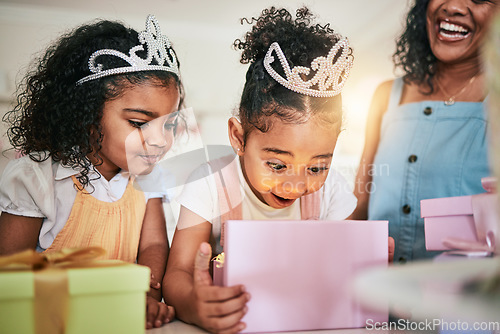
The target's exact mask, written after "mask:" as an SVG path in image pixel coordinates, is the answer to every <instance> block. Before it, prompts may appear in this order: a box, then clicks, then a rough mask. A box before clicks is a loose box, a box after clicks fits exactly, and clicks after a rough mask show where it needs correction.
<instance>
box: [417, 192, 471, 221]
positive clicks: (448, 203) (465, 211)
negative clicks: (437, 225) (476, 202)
mask: <svg viewBox="0 0 500 334" xmlns="http://www.w3.org/2000/svg"><path fill="white" fill-rule="evenodd" d="M471 198H472V197H471V196H456V197H443V198H431V199H423V200H421V201H420V215H421V217H422V218H426V217H440V216H463V215H472V200H471Z"/></svg>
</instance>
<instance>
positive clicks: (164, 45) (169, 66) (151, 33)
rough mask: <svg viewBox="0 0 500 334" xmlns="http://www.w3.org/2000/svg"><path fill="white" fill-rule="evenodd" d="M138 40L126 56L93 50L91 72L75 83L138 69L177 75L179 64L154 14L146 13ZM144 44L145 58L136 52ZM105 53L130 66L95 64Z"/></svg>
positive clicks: (90, 64)
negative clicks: (105, 68)
mask: <svg viewBox="0 0 500 334" xmlns="http://www.w3.org/2000/svg"><path fill="white" fill-rule="evenodd" d="M139 42H140V43H141V44H139V45H136V46H134V47H133V48H131V49H130V50H129V55H128V56H127V55H126V54H124V53H122V52H120V51H117V50H113V49H102V50H97V51H95V52H94V53H93V54H92V55H91V56H90V58H89V70H90V72H92V73H93V74H91V75H88V76H86V77H84V78H82V79H80V80H78V81H77V82H76V84H77V85H81V84H82V83H84V82H87V81H90V80H94V79H98V78H102V77H105V76H109V75H114V74H121V73H130V72H139V71H168V72H172V73H174V74H175V75H177V76H179V64H178V63H177V58H176V56H175V53H174V50H173V49H172V46H171V44H170V41H169V40H168V38H167V36H165V35H162V34H161V31H160V25H159V24H158V20H156V18H155V17H154V15H148V18H147V19H146V30H144V31H141V32H140V33H139ZM144 44H146V45H147V52H148V54H147V57H146V58H141V57H139V56H138V55H137V54H136V52H138V51H144ZM105 55H107V56H115V57H119V58H121V59H123V60H125V61H126V62H127V63H129V64H130V66H125V67H117V68H111V69H107V70H103V65H102V64H99V63H97V64H96V58H98V57H100V56H105ZM153 58H154V59H155V60H156V65H153V64H151V61H152V60H153Z"/></svg>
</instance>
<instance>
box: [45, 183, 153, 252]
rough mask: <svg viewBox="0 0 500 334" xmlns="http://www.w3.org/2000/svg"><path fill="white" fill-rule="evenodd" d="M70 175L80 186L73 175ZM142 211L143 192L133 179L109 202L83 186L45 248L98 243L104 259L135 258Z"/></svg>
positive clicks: (56, 248)
mask: <svg viewBox="0 0 500 334" xmlns="http://www.w3.org/2000/svg"><path fill="white" fill-rule="evenodd" d="M72 179H73V182H74V183H75V185H77V186H79V189H80V188H81V186H80V183H79V182H78V180H77V179H76V177H75V176H72ZM145 212H146V200H145V197H144V193H143V192H142V191H140V190H138V189H135V187H134V186H133V179H130V180H129V183H128V185H127V188H126V189H125V192H124V193H123V196H122V197H121V198H120V199H119V200H117V201H115V202H111V203H109V202H103V201H100V200H98V199H96V198H95V197H93V196H92V195H91V194H89V193H88V192H87V191H86V190H85V189H82V190H78V193H77V195H76V198H75V202H74V204H73V207H72V209H71V213H70V215H69V218H68V220H67V222H66V224H65V225H64V227H63V229H62V230H61V231H60V232H59V234H57V236H56V238H55V239H54V242H53V243H52V245H51V246H50V247H49V248H47V249H46V250H45V252H50V251H55V250H61V249H63V248H75V247H89V246H99V247H102V248H104V249H105V250H106V252H107V253H106V255H105V256H104V257H103V258H105V259H117V260H122V261H126V262H135V261H136V258H137V251H138V249H139V239H140V235H141V228H142V221H143V219H144V214H145Z"/></svg>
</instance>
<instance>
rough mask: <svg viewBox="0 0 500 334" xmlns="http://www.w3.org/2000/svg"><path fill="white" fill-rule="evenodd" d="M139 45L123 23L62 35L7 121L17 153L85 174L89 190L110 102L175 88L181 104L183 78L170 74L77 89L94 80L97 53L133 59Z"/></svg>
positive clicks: (110, 63) (118, 62) (109, 63)
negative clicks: (140, 89) (130, 92)
mask: <svg viewBox="0 0 500 334" xmlns="http://www.w3.org/2000/svg"><path fill="white" fill-rule="evenodd" d="M138 43H139V40H138V32H137V31H135V30H133V29H131V28H128V27H126V26H125V25H124V24H122V23H120V22H116V21H107V20H99V21H95V22H91V23H88V24H85V25H82V26H80V27H78V28H76V29H74V30H73V31H71V32H69V33H66V34H64V35H62V36H61V37H60V38H59V39H58V40H57V41H56V42H55V43H53V44H52V45H50V46H49V47H48V48H47V49H46V51H45V53H44V54H43V55H41V56H40V57H38V58H37V59H35V60H34V62H33V64H32V66H33V67H32V69H31V70H30V71H29V72H28V73H27V74H26V76H25V77H24V79H23V81H22V83H21V84H20V85H19V86H18V88H17V91H18V95H17V96H18V97H17V104H16V106H15V107H14V109H13V110H10V111H9V112H7V114H6V115H5V116H4V118H3V120H4V121H5V122H7V123H9V124H10V127H9V129H8V130H7V134H8V137H9V141H10V143H11V144H12V146H13V147H14V149H17V150H18V151H20V152H21V153H22V154H24V155H28V156H29V157H30V158H31V159H32V160H33V161H36V162H41V161H44V160H46V159H49V158H52V159H53V161H56V162H61V163H62V164H63V165H65V166H69V167H72V168H76V169H78V170H80V171H81V173H80V174H79V176H78V180H79V181H80V183H81V185H82V186H83V187H85V186H86V185H87V184H89V183H90V181H91V180H89V173H90V171H91V170H95V166H93V165H92V163H91V162H90V160H89V159H88V158H87V156H88V155H89V154H93V155H94V156H95V157H96V158H97V161H102V159H100V157H99V151H100V149H101V142H102V129H101V125H100V122H101V118H102V112H103V107H104V103H105V102H106V101H108V100H111V99H114V98H117V97H119V96H120V94H122V92H123V91H124V89H126V88H127V87H130V85H138V84H143V83H148V84H154V85H161V86H169V85H172V84H175V85H177V87H178V88H179V92H180V94H181V104H182V101H183V88H182V83H181V81H180V78H179V77H178V76H177V75H175V74H173V73H170V72H165V71H142V72H133V73H129V74H119V75H112V76H108V77H103V78H100V79H95V80H91V81H88V82H85V83H83V84H80V85H77V84H76V83H77V81H78V80H79V79H81V78H83V77H85V76H87V75H89V74H91V73H90V70H89V65H88V61H89V57H90V55H91V54H92V53H94V52H95V51H96V50H101V49H114V50H118V51H121V52H123V53H125V54H128V53H129V50H130V49H131V48H132V47H134V46H135V45H137V44H138ZM145 54H146V50H144V51H143V53H142V54H141V53H140V52H137V55H139V56H141V57H144V58H145ZM101 58H102V59H101ZM99 62H100V63H103V65H104V68H115V67H120V66H125V65H127V64H126V63H125V62H124V60H122V59H120V58H118V57H100V59H99ZM97 165H99V163H98V164H97Z"/></svg>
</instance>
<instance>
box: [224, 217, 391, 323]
mask: <svg viewBox="0 0 500 334" xmlns="http://www.w3.org/2000/svg"><path fill="white" fill-rule="evenodd" d="M225 228H226V230H225V246H224V253H225V259H224V265H223V267H220V268H217V265H216V263H214V264H215V265H214V279H215V281H217V282H218V284H221V285H225V286H232V285H236V284H243V285H245V287H246V289H247V291H248V292H249V293H250V294H251V296H252V297H251V299H250V301H249V302H248V304H247V306H248V312H247V313H246V315H245V316H244V318H243V321H244V322H245V323H246V325H247V327H246V329H245V332H272V331H298V330H316V329H337V328H356V327H365V326H366V325H367V321H368V320H371V321H373V322H384V321H387V320H388V313H387V312H380V311H378V312H376V311H373V310H370V309H367V308H365V307H364V306H362V305H361V304H360V303H359V302H358V300H356V298H355V297H354V294H353V292H352V288H351V283H352V280H353V277H354V276H355V275H357V274H358V273H359V272H361V271H362V270H364V269H366V268H368V267H373V266H381V267H386V266H387V262H388V261H387V258H388V222H387V221H300V220H293V221H257V220H256V221H246V220H241V221H236V220H235V221H228V222H227V223H226V227H225ZM384 308H385V306H382V309H384ZM378 309H379V310H380V308H378Z"/></svg>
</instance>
